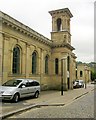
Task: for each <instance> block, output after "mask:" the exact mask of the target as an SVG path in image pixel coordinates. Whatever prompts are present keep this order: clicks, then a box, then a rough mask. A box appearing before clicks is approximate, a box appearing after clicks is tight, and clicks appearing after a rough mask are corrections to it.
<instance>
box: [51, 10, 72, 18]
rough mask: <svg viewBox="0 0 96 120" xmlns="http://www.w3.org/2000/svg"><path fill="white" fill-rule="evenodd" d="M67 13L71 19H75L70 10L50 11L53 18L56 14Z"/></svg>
mask: <svg viewBox="0 0 96 120" xmlns="http://www.w3.org/2000/svg"><path fill="white" fill-rule="evenodd" d="M65 12H66V13H67V14H68V15H69V16H70V18H71V17H73V15H72V13H71V12H70V10H69V9H68V8H64V9H58V10H52V11H49V13H50V15H51V16H53V15H54V14H59V13H65Z"/></svg>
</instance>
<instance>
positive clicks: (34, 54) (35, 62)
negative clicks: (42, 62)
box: [32, 52, 37, 74]
mask: <svg viewBox="0 0 96 120" xmlns="http://www.w3.org/2000/svg"><path fill="white" fill-rule="evenodd" d="M36 67H37V55H36V52H33V54H32V74H36Z"/></svg>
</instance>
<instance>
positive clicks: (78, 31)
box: [0, 0, 95, 63]
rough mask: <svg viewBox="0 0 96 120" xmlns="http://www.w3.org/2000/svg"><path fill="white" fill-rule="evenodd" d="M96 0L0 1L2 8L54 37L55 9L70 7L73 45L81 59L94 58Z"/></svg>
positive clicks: (37, 29) (87, 61)
mask: <svg viewBox="0 0 96 120" xmlns="http://www.w3.org/2000/svg"><path fill="white" fill-rule="evenodd" d="M94 1H95V0H0V11H2V12H4V13H6V14H8V15H10V16H11V17H13V18H15V19H16V20H18V21H20V22H22V23H23V24H25V25H27V26H29V27H30V28H32V29H33V30H35V31H37V32H38V33H40V34H42V35H44V36H45V37H47V38H49V39H51V34H50V32H51V31H52V18H51V15H50V14H49V13H48V12H49V11H51V10H56V9H62V8H69V10H70V11H71V13H72V14H73V17H72V18H71V35H72V37H71V45H72V46H73V47H74V48H75V50H74V51H73V52H74V53H75V54H76V56H77V59H76V60H77V61H81V62H86V63H89V62H93V61H94Z"/></svg>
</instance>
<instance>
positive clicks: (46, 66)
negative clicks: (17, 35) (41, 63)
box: [45, 56, 48, 74]
mask: <svg viewBox="0 0 96 120" xmlns="http://www.w3.org/2000/svg"><path fill="white" fill-rule="evenodd" d="M45 73H46V74H48V56H46V57H45Z"/></svg>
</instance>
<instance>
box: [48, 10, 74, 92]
mask: <svg viewBox="0 0 96 120" xmlns="http://www.w3.org/2000/svg"><path fill="white" fill-rule="evenodd" d="M49 13H50V15H51V16H52V32H51V40H52V72H51V73H52V74H53V76H55V77H53V81H54V82H55V83H56V81H58V80H59V82H60V80H61V78H62V79H63V80H62V81H63V82H62V85H63V86H64V89H65V90H68V89H72V86H73V71H75V67H74V66H75V58H76V57H75V54H74V53H73V50H75V48H74V47H72V46H71V34H70V19H71V18H72V17H73V15H72V14H71V12H70V10H69V9H68V8H64V9H58V10H52V11H49ZM57 60H58V61H57ZM57 63H58V64H57ZM73 68H74V69H73ZM60 76H61V77H60ZM60 84H61V83H60ZM60 84H59V85H60ZM59 85H57V86H59ZM59 88H60V87H59Z"/></svg>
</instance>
